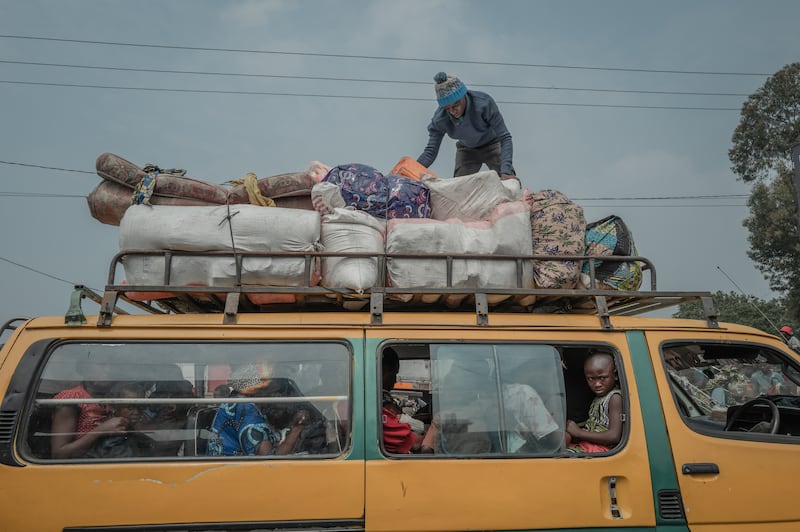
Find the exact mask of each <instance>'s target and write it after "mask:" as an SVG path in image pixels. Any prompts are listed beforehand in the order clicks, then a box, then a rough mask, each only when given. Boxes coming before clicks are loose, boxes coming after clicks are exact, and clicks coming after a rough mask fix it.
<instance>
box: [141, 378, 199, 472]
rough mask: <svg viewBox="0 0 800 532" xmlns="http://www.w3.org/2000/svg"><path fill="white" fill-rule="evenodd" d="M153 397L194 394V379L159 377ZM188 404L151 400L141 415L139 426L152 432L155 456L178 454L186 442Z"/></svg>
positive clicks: (174, 396) (142, 429)
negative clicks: (163, 378)
mask: <svg viewBox="0 0 800 532" xmlns="http://www.w3.org/2000/svg"><path fill="white" fill-rule="evenodd" d="M149 397H150V398H151V399H169V398H189V397H194V390H193V387H192V383H191V382H189V381H187V380H170V381H158V382H156V383H155V385H154V389H153V391H152V392H151V393H150V396H149ZM188 411H189V405H187V404H185V403H183V404H179V403H152V404H151V405H150V407H149V408H147V409H145V410H144V411H143V413H142V416H141V421H140V423H139V424H138V428H139V429H140V430H141V431H143V432H146V433H149V434H152V436H153V439H154V440H155V444H154V449H153V453H154V455H155V456H177V455H179V454H180V453H181V449H182V447H183V445H184V435H183V433H182V431H183V429H185V428H186V422H187V413H188Z"/></svg>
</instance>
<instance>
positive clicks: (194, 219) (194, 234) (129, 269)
mask: <svg viewBox="0 0 800 532" xmlns="http://www.w3.org/2000/svg"><path fill="white" fill-rule="evenodd" d="M229 212H230V215H231V216H230V218H229V219H228V213H229ZM319 226H320V218H319V214H318V213H317V212H316V211H308V210H302V209H281V208H278V207H260V206H256V205H234V206H231V207H230V211H229V210H228V207H227V206H214V207H189V206H145V205H133V206H131V207H130V208H129V209H128V210H127V211H125V215H124V216H123V218H122V220H121V222H120V232H119V246H120V250H121V251H132V250H176V251H232V250H233V246H231V242H234V243H235V248H236V250H238V251H298V252H304V251H315V250H316V249H317V248H318V246H319V230H320V229H319ZM123 266H124V269H125V277H126V282H127V283H128V284H140V285H160V284H163V283H164V258H163V257H145V256H129V257H126V258H125V261H124V264H123ZM235 281H236V267H235V262H234V260H233V257H231V258H227V257H197V256H194V257H181V256H175V257H173V259H172V268H171V274H170V284H172V285H176V286H181V285H193V284H196V285H216V286H232V285H233V284H234V283H235ZM242 283H243V284H257V285H267V286H301V285H303V284H304V283H305V259H303V258H262V257H253V258H245V259H244V260H243V263H242Z"/></svg>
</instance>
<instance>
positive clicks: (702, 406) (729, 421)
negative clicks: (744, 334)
mask: <svg viewBox="0 0 800 532" xmlns="http://www.w3.org/2000/svg"><path fill="white" fill-rule="evenodd" d="M661 354H662V357H663V361H664V367H665V369H666V370H667V375H668V378H669V383H670V387H671V389H672V394H673V397H674V398H675V401H676V403H677V405H678V408H679V411H680V412H681V415H682V417H683V418H684V420H685V421H686V423H687V424H688V425H689V427H691V428H693V429H695V430H697V431H699V432H704V433H709V432H710V433H720V434H723V433H724V434H726V435H736V436H746V435H747V434H758V435H764V434H774V435H776V436H784V437H785V436H798V437H800V388H799V387H800V371H798V367H797V365H796V363H795V362H794V361H792V360H791V359H790V358H789V357H787V356H786V355H784V354H782V353H779V352H778V351H776V350H773V349H769V348H766V347H761V346H753V345H746V344H741V345H736V344H729V343H726V344H712V343H709V344H703V343H680V344H665V345H664V346H662V348H661ZM760 437H761V436H759V438H760Z"/></svg>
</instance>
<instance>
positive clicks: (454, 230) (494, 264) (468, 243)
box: [386, 201, 533, 288]
mask: <svg viewBox="0 0 800 532" xmlns="http://www.w3.org/2000/svg"><path fill="white" fill-rule="evenodd" d="M530 231H531V222H530V209H529V207H528V204H527V203H525V202H524V201H515V202H509V203H502V204H500V205H498V206H496V207H495V209H494V211H493V212H492V213H491V215H490V216H489V218H488V219H487V220H485V221H481V222H460V221H458V220H448V221H438V220H409V219H402V220H401V219H394V220H391V221H390V222H389V231H388V233H387V237H386V251H387V253H390V254H391V253H420V254H431V253H435V254H447V253H452V254H462V253H463V254H480V255H526V254H527V255H530V254H531V252H532V244H531V238H530ZM522 264H523V268H522V286H521V288H532V287H533V273H532V267H531V264H530V261H522ZM387 269H388V276H389V282H390V284H391V286H393V287H398V288H441V287H444V286H446V284H447V263H446V261H445V260H442V259H422V260H416V259H414V260H412V259H389V260H388V261H387ZM516 273H517V269H516V262H515V261H513V260H508V261H503V260H454V261H453V270H452V286H453V287H454V288H462V287H464V288H515V287H516V286H517V275H516Z"/></svg>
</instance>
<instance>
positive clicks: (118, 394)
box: [86, 381, 155, 458]
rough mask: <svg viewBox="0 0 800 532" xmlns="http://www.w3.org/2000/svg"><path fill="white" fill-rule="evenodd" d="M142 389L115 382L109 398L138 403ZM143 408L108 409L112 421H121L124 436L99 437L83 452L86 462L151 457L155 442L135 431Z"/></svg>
mask: <svg viewBox="0 0 800 532" xmlns="http://www.w3.org/2000/svg"><path fill="white" fill-rule="evenodd" d="M144 396H145V388H144V386H143V385H142V384H141V383H138V382H132V381H121V382H117V383H116V384H114V385H113V386H112V387H111V397H113V398H118V399H141V398H143V397H144ZM142 406H143V405H141V404H136V403H131V404H125V403H114V404H112V405H111V407H110V415H111V417H112V418H113V417H119V418H121V419H123V420H124V423H125V432H122V433H119V434H110V435H105V436H101V437H100V438H98V439H97V440H95V442H94V444H93V445H92V447H91V448H90V449H89V450H88V451H87V452H86V458H130V457H141V456H152V455H153V452H154V448H155V442H154V441H153V440H152V439H151V438H149V437H148V436H146V435H144V434H143V433H141V432H139V431H138V428H139V422H140V420H141V418H142V410H143V408H142Z"/></svg>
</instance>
